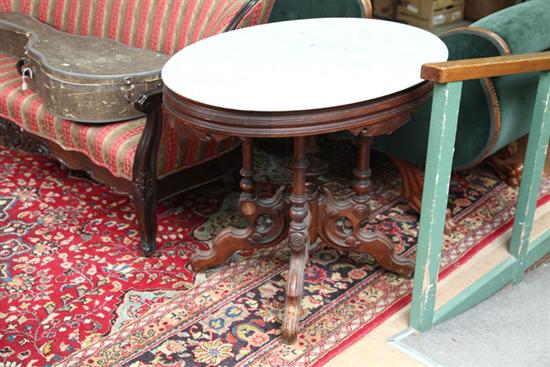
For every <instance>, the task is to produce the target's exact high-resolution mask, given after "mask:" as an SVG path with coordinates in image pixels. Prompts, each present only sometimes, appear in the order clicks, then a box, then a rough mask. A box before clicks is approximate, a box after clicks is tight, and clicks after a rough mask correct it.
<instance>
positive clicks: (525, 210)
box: [410, 52, 550, 331]
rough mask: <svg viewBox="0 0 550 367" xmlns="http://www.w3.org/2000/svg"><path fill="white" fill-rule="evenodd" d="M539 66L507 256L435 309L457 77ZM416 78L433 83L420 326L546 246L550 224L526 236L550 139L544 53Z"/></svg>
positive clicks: (457, 309) (413, 321)
mask: <svg viewBox="0 0 550 367" xmlns="http://www.w3.org/2000/svg"><path fill="white" fill-rule="evenodd" d="M539 71H540V72H541V73H540V79H539V84H538V90H537V95H536V100H535V105H534V111H533V117H532V122H531V127H530V130H529V141H528V145H527V152H526V156H525V161H524V169H523V176H522V180H521V185H520V188H519V197H518V202H517V205H516V214H515V218H514V226H513V230H512V238H511V241H510V246H509V249H508V251H509V254H510V256H509V257H508V258H507V259H506V260H505V261H503V262H502V263H501V264H499V265H497V266H496V267H495V268H494V269H492V270H490V271H489V272H488V273H487V274H485V275H484V276H483V277H482V278H481V279H479V280H478V281H476V282H475V283H474V284H472V285H471V286H469V287H468V288H466V289H465V290H464V291H462V292H461V293H459V294H458V295H457V296H455V297H454V298H453V299H452V300H450V301H449V302H448V303H446V304H445V305H443V306H442V307H441V308H439V309H438V310H435V300H436V289H437V280H438V278H437V277H438V272H439V259H440V257H441V246H442V241H443V230H444V223H445V210H446V207H447V200H448V192H449V179H450V173H451V165H452V159H453V152H454V144H455V143H454V142H455V135H456V125H457V119H458V112H459V105H460V96H461V92H462V81H464V80H469V79H478V78H489V77H496V76H504V75H511V74H521V73H530V72H539ZM421 75H422V78H423V79H426V80H430V81H433V82H435V87H434V97H433V104H432V115H431V121H430V133H429V140H428V155H427V158H426V171H425V177H424V193H423V197H422V211H421V215H420V229H419V235H418V250H417V255H416V267H415V276H414V282H413V299H412V309H411V316H410V325H411V327H413V328H414V329H417V330H419V331H425V330H428V329H430V328H431V327H432V326H433V325H434V324H437V323H440V322H442V321H445V320H448V319H450V318H452V317H454V316H456V315H458V314H460V313H461V312H464V311H465V310H467V309H468V308H470V307H472V306H474V305H476V304H478V303H480V302H482V301H483V300H485V299H487V298H488V297H490V296H491V295H493V294H494V293H496V292H497V291H498V290H499V289H501V288H502V287H504V286H505V285H506V284H508V283H510V282H514V283H518V282H520V281H521V280H522V279H523V274H524V272H525V270H526V269H527V267H529V266H530V265H532V264H533V263H534V262H536V261H537V260H538V259H540V258H541V257H542V256H544V255H545V254H547V253H548V252H550V229H548V230H546V231H545V232H544V233H542V234H541V235H539V236H538V237H537V238H536V239H534V240H532V241H530V240H529V237H530V235H531V229H532V226H533V220H534V215H535V209H536V207H537V198H538V196H539V186H540V183H541V177H542V169H543V165H544V161H545V156H546V152H547V146H548V139H549V138H550V52H541V53H535V54H525V55H513V56H500V57H489V58H480V59H471V60H460V61H450V62H444V63H435V64H426V65H424V66H423V67H422V73H421Z"/></svg>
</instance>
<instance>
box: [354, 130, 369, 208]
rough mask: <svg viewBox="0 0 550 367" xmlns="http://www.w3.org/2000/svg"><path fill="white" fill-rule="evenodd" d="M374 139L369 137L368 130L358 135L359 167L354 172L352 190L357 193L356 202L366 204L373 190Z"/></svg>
mask: <svg viewBox="0 0 550 367" xmlns="http://www.w3.org/2000/svg"><path fill="white" fill-rule="evenodd" d="M371 145H372V137H371V136H368V135H367V130H363V131H361V132H360V133H359V135H357V166H356V168H355V169H354V170H353V175H354V176H355V181H354V182H353V185H352V188H353V191H354V192H355V201H357V202H366V201H367V200H368V193H369V192H370V189H371V182H370V176H371V169H370V147H371Z"/></svg>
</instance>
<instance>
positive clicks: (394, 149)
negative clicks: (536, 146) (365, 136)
mask: <svg viewBox="0 0 550 367" xmlns="http://www.w3.org/2000/svg"><path fill="white" fill-rule="evenodd" d="M476 28H482V29H485V30H488V31H491V32H493V33H495V34H497V35H498V36H500V37H501V38H502V39H503V40H504V41H505V44H504V45H502V44H500V43H499V42H498V40H497V39H495V38H492V37H491V36H490V35H487V34H486V33H484V32H482V31H479V30H477V29H476ZM442 39H443V41H444V42H445V43H446V44H447V47H448V48H449V59H450V60H460V59H465V58H477V57H488V56H498V55H503V54H505V53H506V52H507V48H506V46H508V47H509V49H510V51H511V53H512V54H516V53H527V52H540V51H545V50H547V49H549V48H550V0H531V1H529V2H526V3H522V4H519V5H516V6H513V7H510V8H507V9H504V10H502V11H500V12H497V13H494V14H492V15H490V16H488V17H485V18H483V19H481V20H479V21H477V22H476V23H473V24H472V25H471V26H470V27H469V28H462V29H461V30H457V31H454V32H451V33H449V34H448V35H446V36H444V37H442ZM506 44H507V45H506ZM492 80H493V85H494V88H495V91H496V95H497V100H498V103H499V105H500V116H501V119H500V128H499V127H498V126H497V122H498V120H497V116H495V111H498V109H497V110H495V109H494V108H493V107H492V105H491V103H492V101H491V99H490V94H489V93H490V92H489V90H487V84H486V83H482V82H480V81H477V80H474V81H466V82H464V88H463V92H462V100H461V105H460V114H459V122H458V130H457V140H456V144H455V147H456V149H455V155H454V159H453V166H454V167H455V168H463V167H468V166H471V165H474V164H476V163H478V162H479V161H480V160H481V159H483V158H485V157H486V156H488V155H490V154H492V153H494V152H496V151H497V150H498V149H500V148H502V147H504V146H505V145H507V144H509V143H511V142H512V141H514V140H516V139H518V138H519V137H521V136H523V135H525V134H526V133H527V131H528V127H529V123H530V121H531V113H532V108H533V101H534V94H535V92H536V85H537V80H538V75H537V74H528V75H517V76H509V77H501V78H494V79H492ZM430 108H431V106H430V103H426V104H425V105H424V106H422V108H421V109H420V110H419V111H418V112H417V113H415V114H414V115H413V116H412V119H411V121H410V122H409V123H408V124H406V125H405V126H404V127H403V128H401V129H399V130H397V131H396V132H394V133H393V134H392V135H391V136H386V137H379V138H377V139H376V141H375V144H374V147H375V148H376V149H378V150H381V151H383V152H385V153H388V154H391V155H394V156H396V157H398V158H401V159H403V160H406V161H408V162H410V163H413V164H415V165H418V166H423V165H424V162H425V160H426V146H427V138H428V130H429V116H430ZM493 138H495V139H496V142H495V143H494V144H493Z"/></svg>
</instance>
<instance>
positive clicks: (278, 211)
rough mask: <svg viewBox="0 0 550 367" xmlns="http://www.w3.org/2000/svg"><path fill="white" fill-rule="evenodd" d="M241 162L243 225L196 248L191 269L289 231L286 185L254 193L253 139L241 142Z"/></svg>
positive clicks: (277, 238) (279, 238) (268, 242)
mask: <svg viewBox="0 0 550 367" xmlns="http://www.w3.org/2000/svg"><path fill="white" fill-rule="evenodd" d="M242 153H243V163H242V168H241V171H240V173H241V176H242V179H241V182H240V187H241V190H242V193H241V197H240V201H239V206H240V211H241V214H242V215H243V217H244V218H245V219H246V222H247V225H246V227H245V228H241V229H239V228H234V227H229V228H226V229H225V230H223V231H222V232H220V233H219V234H218V235H217V236H216V238H214V240H213V242H212V247H211V248H210V249H209V250H207V251H197V252H196V253H195V255H194V256H193V257H192V258H191V266H192V268H193V270H194V271H201V270H204V269H208V268H211V267H213V266H216V265H219V264H222V263H224V262H225V261H226V260H227V259H228V258H229V257H230V256H231V255H232V254H233V253H234V252H236V251H239V250H250V249H256V248H262V247H268V246H273V245H276V244H278V243H279V242H281V241H282V240H283V239H284V238H285V237H286V235H287V233H288V217H287V215H286V208H287V205H286V203H285V200H284V193H285V187H284V186H281V187H280V188H279V189H278V190H277V191H276V192H275V194H274V195H273V196H272V197H270V198H266V199H258V198H257V197H256V195H255V194H254V181H253V180H252V177H253V176H254V169H253V167H252V140H251V139H248V138H244V139H243V142H242Z"/></svg>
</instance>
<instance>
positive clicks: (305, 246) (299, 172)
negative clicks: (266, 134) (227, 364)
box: [282, 137, 311, 344]
mask: <svg viewBox="0 0 550 367" xmlns="http://www.w3.org/2000/svg"><path fill="white" fill-rule="evenodd" d="M305 143H306V141H305V138H304V137H297V138H294V153H293V160H292V171H293V178H292V194H291V195H290V202H291V207H290V218H291V222H290V228H289V240H288V244H289V247H290V268H289V272H288V282H287V288H286V304H285V312H284V320H283V328H282V329H283V330H282V334H283V340H284V341H285V342H286V343H287V344H292V343H294V342H295V341H296V335H297V333H298V324H299V321H300V316H301V302H302V295H303V289H304V268H305V264H306V262H307V258H308V251H309V241H310V238H309V225H310V222H311V215H310V211H309V205H308V195H307V192H306V169H307V159H306V153H305V150H306V144H305Z"/></svg>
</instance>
